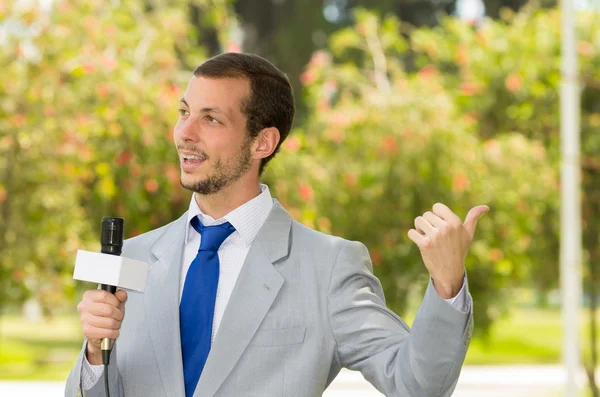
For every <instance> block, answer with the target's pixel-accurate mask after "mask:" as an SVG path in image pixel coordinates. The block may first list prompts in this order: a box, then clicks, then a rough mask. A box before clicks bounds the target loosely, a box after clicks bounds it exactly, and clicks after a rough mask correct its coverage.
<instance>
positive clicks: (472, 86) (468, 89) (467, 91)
mask: <svg viewBox="0 0 600 397" xmlns="http://www.w3.org/2000/svg"><path fill="white" fill-rule="evenodd" d="M460 91H461V92H462V93H463V94H464V95H467V96H471V95H475V94H477V93H479V91H480V87H479V85H477V84H476V83H474V82H472V81H465V82H463V83H462V84H461V85H460Z"/></svg>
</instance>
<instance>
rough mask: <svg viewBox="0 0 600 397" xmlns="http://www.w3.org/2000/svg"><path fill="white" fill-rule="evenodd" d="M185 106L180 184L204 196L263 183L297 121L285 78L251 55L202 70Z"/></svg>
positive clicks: (179, 138)
mask: <svg viewBox="0 0 600 397" xmlns="http://www.w3.org/2000/svg"><path fill="white" fill-rule="evenodd" d="M180 105H181V108H180V115H181V117H180V119H179V121H178V123H177V125H176V127H175V144H176V146H177V149H178V152H179V155H180V161H181V184H182V186H184V187H185V188H188V189H190V190H193V191H195V192H198V193H201V194H213V193H216V192H218V191H220V190H221V189H223V188H224V187H227V186H230V185H232V184H233V183H235V182H237V181H240V180H242V182H243V180H244V179H246V180H248V179H249V180H252V179H258V176H259V175H260V174H261V173H262V171H263V170H264V167H265V165H266V164H267V163H268V162H269V161H270V160H271V159H272V158H273V157H274V156H275V154H276V153H277V151H278V150H279V147H280V145H281V143H282V142H283V141H284V140H285V138H286V137H287V135H288V134H289V132H290V129H291V126H292V122H293V119H294V99H293V92H292V87H291V85H290V83H289V80H288V79H287V77H286V76H285V74H283V73H282V72H281V71H279V70H278V69H277V68H276V67H275V66H273V65H272V64H271V63H270V62H268V61H267V60H265V59H263V58H261V57H259V56H256V55H250V54H238V53H226V54H222V55H218V56H216V57H214V58H211V59H209V60H208V61H206V62H204V63H203V64H202V65H200V66H198V67H197V68H196V70H194V77H192V79H191V80H190V83H189V85H188V88H187V90H186V92H185V94H184V97H183V98H182V100H181V104H180Z"/></svg>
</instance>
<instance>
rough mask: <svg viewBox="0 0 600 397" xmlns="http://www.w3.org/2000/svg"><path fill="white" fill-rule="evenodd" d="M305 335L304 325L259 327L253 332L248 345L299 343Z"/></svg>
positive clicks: (262, 345) (266, 345)
mask: <svg viewBox="0 0 600 397" xmlns="http://www.w3.org/2000/svg"><path fill="white" fill-rule="evenodd" d="M305 335H306V327H297V328H281V329H259V330H257V331H256V333H255V334H254V338H252V340H251V341H250V343H249V346H254V347H268V346H288V345H299V344H301V343H303V342H304V337H305Z"/></svg>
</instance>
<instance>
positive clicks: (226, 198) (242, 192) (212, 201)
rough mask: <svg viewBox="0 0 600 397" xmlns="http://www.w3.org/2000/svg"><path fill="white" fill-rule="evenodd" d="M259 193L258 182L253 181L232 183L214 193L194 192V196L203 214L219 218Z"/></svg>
mask: <svg viewBox="0 0 600 397" xmlns="http://www.w3.org/2000/svg"><path fill="white" fill-rule="evenodd" d="M260 193H261V190H260V183H259V182H258V181H255V182H250V183H247V184H246V185H245V186H235V184H234V185H232V186H228V187H226V188H224V189H222V190H221V191H219V192H218V193H215V194H209V195H203V194H199V193H194V198H195V200H196V204H198V207H199V208H200V210H201V211H202V212H203V213H204V214H206V215H209V216H210V217H212V218H213V219H219V218H222V217H224V216H225V215H227V214H228V213H230V212H231V211H233V210H234V209H236V208H237V207H239V206H241V205H243V204H245V203H247V202H248V201H250V200H252V199H253V198H255V197H256V196H258V195H259V194H260Z"/></svg>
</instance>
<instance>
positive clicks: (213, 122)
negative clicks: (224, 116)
mask: <svg viewBox="0 0 600 397" xmlns="http://www.w3.org/2000/svg"><path fill="white" fill-rule="evenodd" d="M204 119H205V120H206V121H208V122H209V123H210V124H221V122H220V121H219V120H217V119H215V118H214V117H211V116H206V117H205V118H204Z"/></svg>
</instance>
